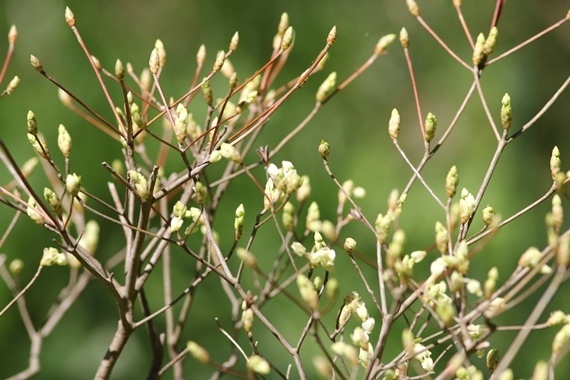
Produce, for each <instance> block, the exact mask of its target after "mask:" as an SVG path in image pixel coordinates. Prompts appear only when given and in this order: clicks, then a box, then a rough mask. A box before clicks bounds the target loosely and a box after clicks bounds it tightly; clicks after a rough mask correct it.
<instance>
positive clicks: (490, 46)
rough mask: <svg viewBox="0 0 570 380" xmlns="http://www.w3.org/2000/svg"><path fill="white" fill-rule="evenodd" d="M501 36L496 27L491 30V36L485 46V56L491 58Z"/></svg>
mask: <svg viewBox="0 0 570 380" xmlns="http://www.w3.org/2000/svg"><path fill="white" fill-rule="evenodd" d="M498 36H499V31H498V29H497V27H496V26H494V27H493V29H491V31H490V32H489V36H488V37H487V39H486V40H485V44H484V45H483V52H484V53H485V55H487V56H489V55H490V54H491V53H492V52H493V50H494V49H495V45H496V44H497V37H498Z"/></svg>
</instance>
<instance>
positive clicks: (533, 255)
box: [519, 247, 552, 274]
mask: <svg viewBox="0 0 570 380" xmlns="http://www.w3.org/2000/svg"><path fill="white" fill-rule="evenodd" d="M543 257H544V256H543V255H542V252H540V250H539V249H538V248H536V247H529V248H528V249H527V250H526V251H525V252H524V253H523V254H522V255H521V257H520V258H519V265H520V266H521V267H525V268H531V269H532V268H534V267H536V266H537V265H538V264H539V263H540V261H541V260H542V259H543ZM551 272H552V268H550V267H549V266H548V265H546V264H543V265H542V266H541V267H540V273H542V274H549V273H551Z"/></svg>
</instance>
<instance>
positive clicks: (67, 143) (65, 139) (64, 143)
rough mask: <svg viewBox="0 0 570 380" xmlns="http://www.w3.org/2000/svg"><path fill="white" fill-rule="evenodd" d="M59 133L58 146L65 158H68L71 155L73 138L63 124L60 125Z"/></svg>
mask: <svg viewBox="0 0 570 380" xmlns="http://www.w3.org/2000/svg"><path fill="white" fill-rule="evenodd" d="M57 131H58V134H57V146H58V148H59V150H60V151H61V154H62V155H63V157H65V158H68V157H69V154H70V153H71V136H70V135H69V132H67V129H65V126H64V125H63V124H60V125H59V127H58V129H57Z"/></svg>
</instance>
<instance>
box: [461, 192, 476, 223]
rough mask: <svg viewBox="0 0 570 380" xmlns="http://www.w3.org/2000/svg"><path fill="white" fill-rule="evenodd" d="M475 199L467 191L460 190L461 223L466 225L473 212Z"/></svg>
mask: <svg viewBox="0 0 570 380" xmlns="http://www.w3.org/2000/svg"><path fill="white" fill-rule="evenodd" d="M475 206H476V203H475V197H474V196H473V194H471V193H470V192H469V191H468V190H467V189H465V188H464V189H463V190H461V199H460V200H459V219H460V220H461V223H467V222H468V221H469V219H470V218H471V216H472V215H473V213H474V212H475Z"/></svg>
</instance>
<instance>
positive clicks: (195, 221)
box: [170, 201, 204, 235]
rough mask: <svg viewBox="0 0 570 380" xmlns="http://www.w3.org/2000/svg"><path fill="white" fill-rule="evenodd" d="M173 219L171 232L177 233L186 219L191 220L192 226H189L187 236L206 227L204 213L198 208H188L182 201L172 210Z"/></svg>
mask: <svg viewBox="0 0 570 380" xmlns="http://www.w3.org/2000/svg"><path fill="white" fill-rule="evenodd" d="M172 215H173V216H172V219H171V221H170V231H171V232H177V231H179V230H180V228H181V227H182V224H183V223H184V219H190V221H191V224H190V226H188V228H187V229H186V231H185V232H184V234H185V235H190V234H192V233H194V232H196V231H198V228H199V227H200V226H202V225H204V218H203V215H202V211H201V210H200V209H199V208H197V207H190V208H187V207H186V205H185V204H184V203H182V202H180V201H178V202H176V203H175V204H174V207H173V209H172Z"/></svg>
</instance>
